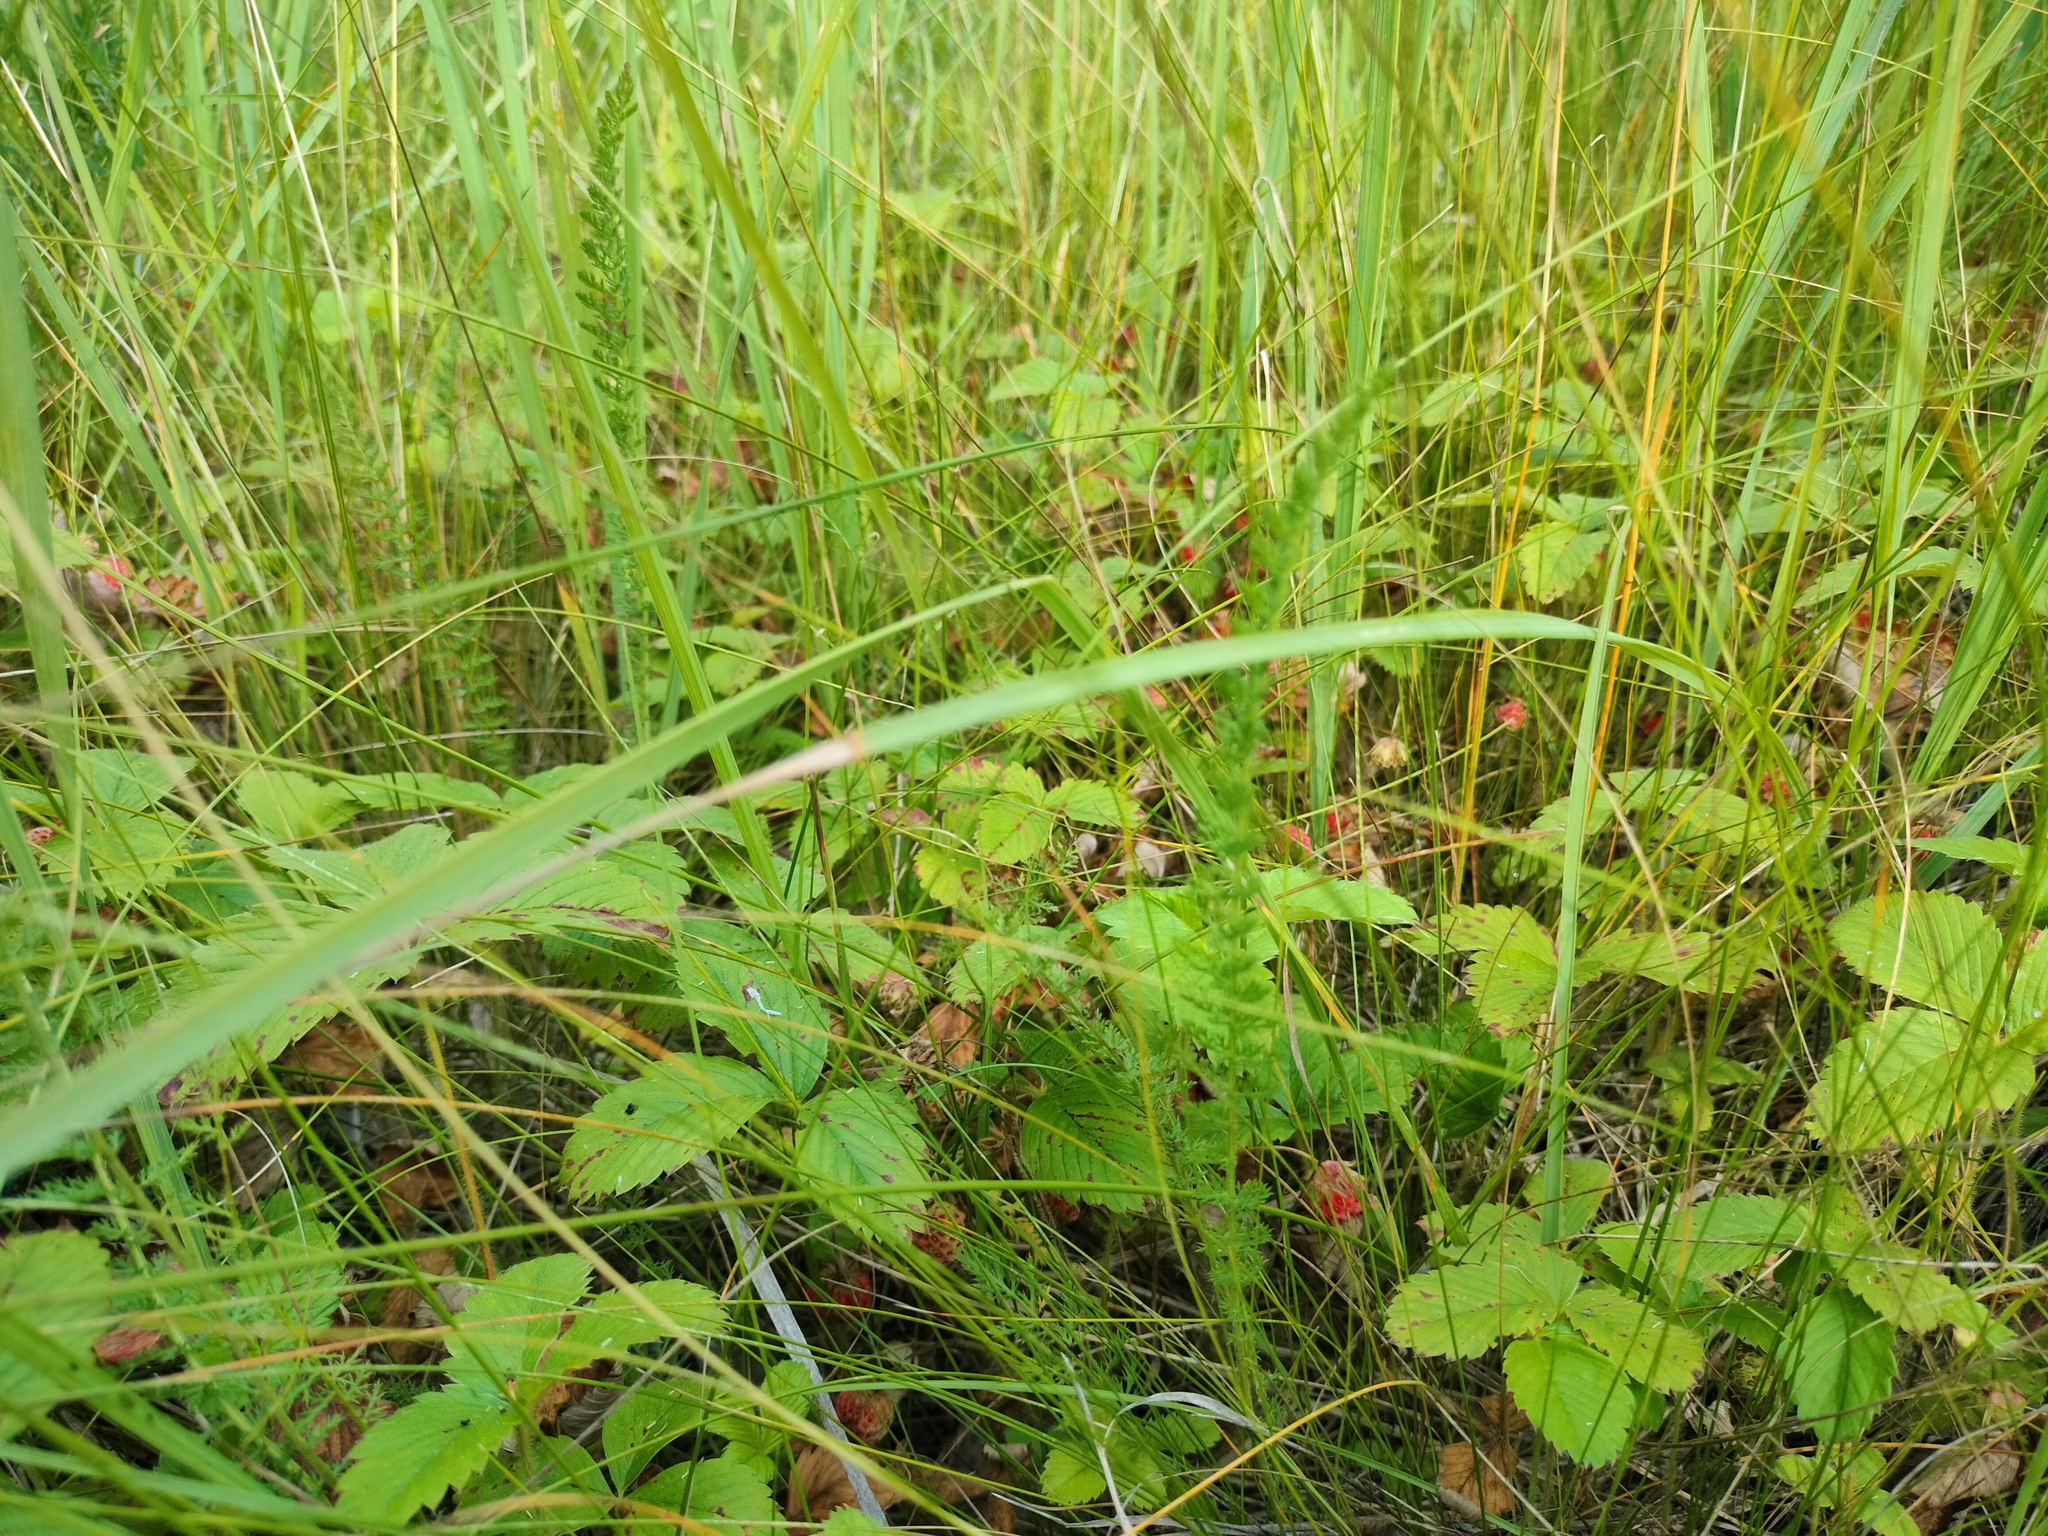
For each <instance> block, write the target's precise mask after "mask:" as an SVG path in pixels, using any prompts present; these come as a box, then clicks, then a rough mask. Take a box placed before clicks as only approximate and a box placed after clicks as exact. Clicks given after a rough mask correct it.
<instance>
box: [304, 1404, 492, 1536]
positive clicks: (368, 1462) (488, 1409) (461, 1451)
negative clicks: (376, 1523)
mask: <svg viewBox="0 0 2048 1536" xmlns="http://www.w3.org/2000/svg"><path fill="white" fill-rule="evenodd" d="M517 1423H518V1418H517V1416H516V1414H515V1413H514V1411H513V1407H512V1404H510V1403H509V1402H507V1401H505V1400H504V1399H503V1398H502V1397H500V1396H498V1395H497V1394H496V1393H495V1392H489V1393H479V1392H469V1391H461V1390H453V1389H451V1390H447V1391H442V1392H430V1393H428V1394H427V1395H426V1396H425V1397H422V1398H419V1399H417V1400H416V1401H414V1402H411V1403H408V1404H407V1405H406V1406H405V1407H403V1408H401V1409H399V1410H398V1412H396V1413H394V1414H392V1415H391V1416H390V1417H389V1418H387V1419H383V1420H380V1421H379V1422H378V1423H376V1424H373V1425H371V1426H370V1428H369V1430H368V1431H367V1432H366V1433H365V1434H364V1435H363V1438H362V1439H361V1440H360V1441H359V1442H357V1444H356V1451H355V1462H354V1464H353V1465H352V1466H351V1467H350V1468H349V1469H348V1470H347V1471H346V1472H344V1473H343V1474H342V1477H341V1507H342V1508H343V1509H345V1510H347V1511H348V1512H349V1513H351V1514H353V1515H355V1516H357V1517H358V1518H360V1519H363V1520H405V1519H407V1518H408V1517H410V1516H411V1515H412V1513H413V1511H415V1510H417V1509H419V1508H421V1507H422V1506H432V1505H435V1504H438V1503H440V1501H441V1498H442V1496H443V1495H444V1494H446V1493H447V1492H448V1490H449V1489H450V1488H461V1487H463V1486H464V1485H466V1484H467V1483H468V1482H469V1480H470V1479H471V1478H472V1477H474V1476H476V1474H477V1473H478V1472H480V1471H482V1470H483V1468H484V1465H485V1463H487V1462H488V1461H490V1459H491V1457H492V1456H493V1455H494V1454H495V1453H496V1452H497V1449H498V1442H499V1441H501V1440H503V1439H504V1438H505V1436H506V1435H508V1434H510V1433H512V1431H513V1429H514V1427H515V1426H516V1425H517Z"/></svg>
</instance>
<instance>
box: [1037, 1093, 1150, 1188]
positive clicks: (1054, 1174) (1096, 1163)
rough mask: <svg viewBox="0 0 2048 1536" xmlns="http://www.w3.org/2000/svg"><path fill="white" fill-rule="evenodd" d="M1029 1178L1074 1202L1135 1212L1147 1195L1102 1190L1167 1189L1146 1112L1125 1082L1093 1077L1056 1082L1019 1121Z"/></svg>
mask: <svg viewBox="0 0 2048 1536" xmlns="http://www.w3.org/2000/svg"><path fill="white" fill-rule="evenodd" d="M1019 1150H1020V1151H1021V1153H1022V1155H1023V1158H1024V1164H1025V1166H1026V1167H1027V1168H1029V1169H1030V1170H1031V1173H1032V1176H1033V1177H1035V1178H1040V1179H1044V1180H1047V1181H1048V1182H1057V1183H1058V1184H1059V1185H1060V1186H1061V1187H1062V1188H1063V1189H1065V1190H1066V1191H1067V1192H1068V1193H1069V1194H1071V1195H1072V1196H1073V1197H1074V1198H1075V1199H1078V1200H1086V1201H1089V1202H1090V1203H1092V1204H1095V1205H1100V1206H1102V1207H1104V1208H1105V1209H1107V1210H1112V1211H1136V1210H1142V1209H1144V1206H1145V1196H1143V1195H1139V1194H1132V1193H1128V1192H1125V1191H1119V1190H1104V1189H1100V1188H1098V1187H1097V1186H1099V1185H1103V1184H1138V1185H1159V1186H1162V1187H1163V1186H1164V1184H1165V1180H1166V1170H1165V1167H1164V1164H1163V1162H1162V1160H1161V1156H1160V1152H1159V1149H1158V1148H1157V1147H1156V1146H1155V1145H1154V1144H1153V1140H1152V1137H1151V1135H1150V1134H1149V1133H1148V1132H1147V1129H1146V1116H1145V1107H1144V1105H1143V1104H1141V1103H1140V1102H1139V1101H1138V1099H1137V1098H1136V1096H1135V1095H1134V1094H1132V1093H1131V1091H1130V1090H1129V1089H1127V1088H1126V1087H1124V1085H1123V1084H1121V1083H1118V1082H1115V1081H1113V1080H1111V1079H1110V1078H1107V1077H1105V1076H1102V1075H1100V1074H1095V1073H1086V1074H1075V1075H1073V1076H1069V1077H1062V1078H1059V1079H1057V1080H1055V1081H1054V1082H1053V1083H1052V1085H1051V1086H1050V1087H1048V1088H1047V1089H1046V1091H1045V1092H1044V1093H1043V1094H1041V1095H1039V1097H1038V1098H1037V1099H1035V1100H1033V1101H1032V1105H1031V1108H1030V1110H1029V1111H1028V1112H1027V1113H1026V1114H1025V1116H1024V1123H1023V1128H1022V1131H1021V1133H1020V1147H1019Z"/></svg>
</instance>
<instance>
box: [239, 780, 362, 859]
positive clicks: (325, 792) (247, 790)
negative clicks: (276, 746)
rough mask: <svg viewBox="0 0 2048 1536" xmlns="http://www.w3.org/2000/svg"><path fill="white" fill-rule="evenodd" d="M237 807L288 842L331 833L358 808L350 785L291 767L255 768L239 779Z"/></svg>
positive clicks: (263, 829)
mask: <svg viewBox="0 0 2048 1536" xmlns="http://www.w3.org/2000/svg"><path fill="white" fill-rule="evenodd" d="M235 804H236V805H238V806H240V807H241V810H242V814H243V815H244V816H246V817H248V818H249V820H250V821H251V823H253V824H254V825H255V827H256V829H257V830H258V831H260V832H262V833H263V834H265V835H266V836H268V837H274V838H276V839H277V840H278V841H280V842H286V843H296V842H299V841H301V840H303V839H305V838H309V837H318V836H320V835H321V834H322V833H323V832H331V831H333V830H334V829H335V828H336V827H338V826H340V825H341V824H342V823H343V822H345V821H347V820H348V819H349V817H351V816H353V815H354V814H355V809H356V801H355V796H354V795H353V794H351V793H350V792H349V788H348V786H347V785H345V784H335V783H322V782H321V781H320V780H318V779H313V778H308V777H307V776H306V775H305V774H303V773H296V772H294V771H293V770H291V769H289V768H251V769H250V770H249V771H248V772H247V773H245V774H243V775H242V776H241V777H240V778H239V779H237V780H235Z"/></svg>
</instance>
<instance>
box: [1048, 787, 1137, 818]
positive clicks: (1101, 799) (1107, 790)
mask: <svg viewBox="0 0 2048 1536" xmlns="http://www.w3.org/2000/svg"><path fill="white" fill-rule="evenodd" d="M1045 804H1046V808H1047V809H1048V810H1053V811H1057V812H1059V813H1060V815H1062V816H1064V817H1066V818H1067V820H1069V821H1077V822H1080V823H1081V824H1082V825H1083V826H1090V827H1109V828H1112V829H1121V828H1124V827H1130V826H1136V825H1137V824H1138V822H1139V821H1140V820H1141V819H1143V815H1144V813H1143V812H1142V811H1141V810H1140V809H1139V808H1138V806H1137V805H1136V804H1135V803H1133V802H1132V801H1130V800H1129V799H1127V798H1125V796H1124V795H1123V793H1122V792H1121V791H1120V790H1118V789H1117V788H1116V786H1115V785H1113V784H1105V783H1103V782H1102V781H1101V780H1100V779H1067V780H1064V781H1062V782H1061V783H1059V784H1056V785H1054V786H1053V787H1052V788H1051V789H1050V790H1048V791H1047V792H1046V796H1045Z"/></svg>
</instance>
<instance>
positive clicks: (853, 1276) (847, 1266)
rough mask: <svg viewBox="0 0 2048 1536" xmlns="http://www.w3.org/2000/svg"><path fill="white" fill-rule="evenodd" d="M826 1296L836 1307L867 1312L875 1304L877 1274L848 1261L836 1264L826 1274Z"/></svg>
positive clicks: (863, 1266) (864, 1266) (861, 1265)
mask: <svg viewBox="0 0 2048 1536" xmlns="http://www.w3.org/2000/svg"><path fill="white" fill-rule="evenodd" d="M824 1281H825V1295H826V1297H827V1298H828V1299H829V1300H830V1301H831V1302H832V1304H833V1305H834V1306H839V1307H846V1308H848V1309H849V1310H851V1311H855V1312H865V1311H867V1310H868V1309H869V1308H870V1307H872V1306H874V1304H875V1272H874V1271H873V1270H871V1269H869V1268H868V1267H867V1265H865V1264H861V1263H857V1262H855V1261H854V1260H851V1259H848V1260H845V1261H844V1262H834V1263H833V1264H832V1266H831V1267H829V1268H827V1270H826V1271H825V1274H824Z"/></svg>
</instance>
